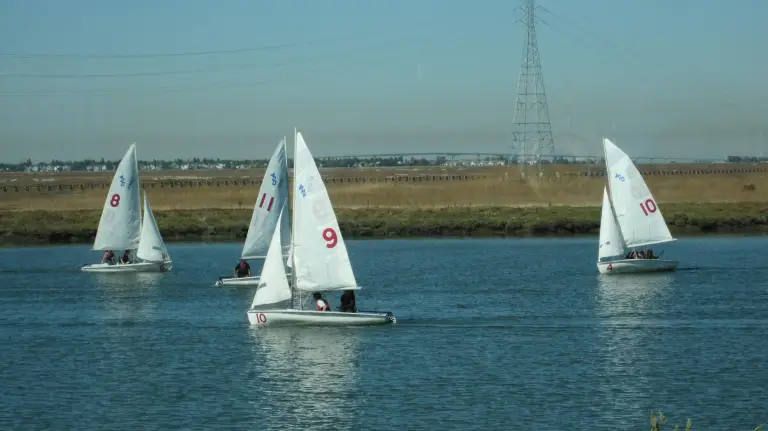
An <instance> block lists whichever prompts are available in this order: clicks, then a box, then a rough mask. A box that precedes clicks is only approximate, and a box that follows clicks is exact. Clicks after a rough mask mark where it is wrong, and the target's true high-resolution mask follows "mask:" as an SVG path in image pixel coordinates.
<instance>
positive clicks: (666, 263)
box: [597, 259, 677, 274]
mask: <svg viewBox="0 0 768 431" xmlns="http://www.w3.org/2000/svg"><path fill="white" fill-rule="evenodd" d="M675 269H677V261H676V260H662V259H622V260H614V261H612V262H599V263H598V264H597V270H598V271H600V274H640V273H644V272H664V271H674V270H675Z"/></svg>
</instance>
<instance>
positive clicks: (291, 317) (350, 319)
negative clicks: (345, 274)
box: [248, 309, 397, 327]
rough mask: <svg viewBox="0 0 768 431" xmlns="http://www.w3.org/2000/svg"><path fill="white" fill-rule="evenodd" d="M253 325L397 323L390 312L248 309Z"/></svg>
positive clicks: (362, 324) (249, 319) (249, 318)
mask: <svg viewBox="0 0 768 431" xmlns="http://www.w3.org/2000/svg"><path fill="white" fill-rule="evenodd" d="M248 321H249V322H250V323H251V325H258V326H260V327H266V326H296V325H299V326H364V325H386V324H390V323H397V319H396V318H395V316H394V315H393V314H392V313H390V312H381V313H379V312H357V313H342V312H338V311H314V310H291V309H285V310H248Z"/></svg>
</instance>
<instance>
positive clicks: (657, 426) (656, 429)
mask: <svg viewBox="0 0 768 431" xmlns="http://www.w3.org/2000/svg"><path fill="white" fill-rule="evenodd" d="M666 423H667V415H665V414H664V412H662V411H661V410H659V415H658V416H656V414H655V413H654V412H653V410H651V429H650V430H649V431H661V430H662V429H668V428H666V427H664V428H662V425H666ZM673 427H674V428H672V429H673V430H674V431H679V430H682V429H683V428H680V425H677V424H675V425H673ZM684 429H685V431H691V430H692V429H693V420H692V419H690V418H688V421H687V422H686V423H685V428H684ZM764 429H765V428H764V425H758V426H757V428H755V429H754V431H764Z"/></svg>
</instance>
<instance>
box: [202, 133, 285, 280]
mask: <svg viewBox="0 0 768 431" xmlns="http://www.w3.org/2000/svg"><path fill="white" fill-rule="evenodd" d="M287 206H288V157H287V155H286V150H285V138H283V139H282V140H281V141H280V143H279V144H278V145H277V148H276V149H275V152H274V153H273V154H272V158H271V159H269V164H268V165H267V171H266V172H265V173H264V180H263V181H262V182H261V187H260V188H259V195H258V197H257V198H256V204H255V205H254V207H253V213H252V214H251V222H250V224H249V225H248V233H247V234H246V237H245V243H244V244H243V251H242V253H241V254H240V258H241V259H246V260H247V259H264V258H265V254H266V251H267V248H268V247H269V241H270V239H271V238H272V233H273V232H274V231H275V226H276V225H277V222H278V218H279V217H278V216H279V215H280V212H281V211H282V210H283V208H284V207H287ZM285 223H286V225H285V226H283V229H281V232H282V235H283V244H286V248H287V244H288V243H289V242H290V235H291V229H290V226H289V225H287V223H289V220H288V218H287V217H286V220H285ZM258 284H259V276H249V277H234V276H224V277H219V279H218V280H216V283H215V286H217V287H222V286H256V285H258Z"/></svg>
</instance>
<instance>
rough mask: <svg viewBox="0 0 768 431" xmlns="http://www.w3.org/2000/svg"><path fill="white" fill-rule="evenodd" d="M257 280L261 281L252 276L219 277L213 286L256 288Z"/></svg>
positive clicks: (258, 277)
mask: <svg viewBox="0 0 768 431" xmlns="http://www.w3.org/2000/svg"><path fill="white" fill-rule="evenodd" d="M285 275H286V276H288V277H290V276H291V273H290V272H289V273H286V274H285ZM259 280H261V277H260V276H258V275H254V276H252V277H219V279H218V280H216V283H214V284H213V285H214V286H216V287H225V286H230V287H232V286H258V285H259Z"/></svg>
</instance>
